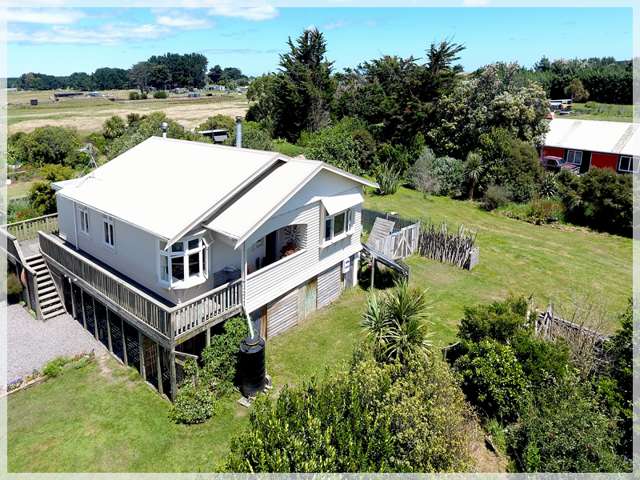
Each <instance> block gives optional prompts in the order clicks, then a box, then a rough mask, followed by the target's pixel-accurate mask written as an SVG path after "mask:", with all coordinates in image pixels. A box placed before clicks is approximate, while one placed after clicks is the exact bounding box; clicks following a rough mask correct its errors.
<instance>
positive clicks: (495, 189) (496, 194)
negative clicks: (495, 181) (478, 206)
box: [482, 185, 510, 211]
mask: <svg viewBox="0 0 640 480" xmlns="http://www.w3.org/2000/svg"><path fill="white" fill-rule="evenodd" d="M509 200H510V198H509V192H508V191H507V189H506V188H504V187H500V186H498V185H490V186H489V188H487V191H486V192H485V194H484V197H483V198H482V208H484V209H485V210H487V211H491V210H495V209H496V208H500V207H503V206H505V205H506V204H507V203H508V202H509Z"/></svg>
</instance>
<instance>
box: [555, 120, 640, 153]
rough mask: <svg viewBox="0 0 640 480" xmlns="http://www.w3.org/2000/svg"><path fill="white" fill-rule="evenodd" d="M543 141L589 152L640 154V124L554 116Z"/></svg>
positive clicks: (556, 145)
mask: <svg viewBox="0 0 640 480" xmlns="http://www.w3.org/2000/svg"><path fill="white" fill-rule="evenodd" d="M544 144H545V145H546V146H549V147H560V148H571V149H577V150H586V151H591V152H603V153H620V154H626V155H640V124H638V123H629V122H607V121H601V120H576V119H564V118H556V119H553V120H551V121H550V122H549V132H547V135H546V136H545V141H544Z"/></svg>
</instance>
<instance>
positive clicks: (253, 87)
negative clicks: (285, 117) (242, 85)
mask: <svg viewBox="0 0 640 480" xmlns="http://www.w3.org/2000/svg"><path fill="white" fill-rule="evenodd" d="M277 84H278V77H277V75H276V74H273V73H269V74H266V75H260V76H259V77H257V78H255V79H254V80H253V81H252V82H251V83H250V84H249V88H248V89H247V100H249V102H251V105H249V110H248V111H247V115H246V119H247V120H253V121H256V122H260V123H261V124H262V125H264V126H265V127H266V128H267V129H268V130H269V132H270V133H271V134H273V132H274V131H275V121H276V120H275V112H276V90H275V89H276V86H277Z"/></svg>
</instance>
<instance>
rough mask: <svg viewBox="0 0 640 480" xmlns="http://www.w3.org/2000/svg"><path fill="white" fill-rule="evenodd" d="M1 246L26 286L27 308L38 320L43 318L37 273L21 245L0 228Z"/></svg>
mask: <svg viewBox="0 0 640 480" xmlns="http://www.w3.org/2000/svg"><path fill="white" fill-rule="evenodd" d="M0 246H4V248H5V251H6V253H7V259H8V260H9V261H11V262H12V263H13V264H15V266H16V270H17V273H18V277H19V280H20V282H21V283H22V284H23V285H24V286H25V292H24V293H25V297H24V300H25V302H26V303H27V306H28V307H29V308H30V309H31V310H33V311H34V313H35V314H36V317H37V318H38V319H41V318H42V313H41V311H40V304H39V302H38V295H37V291H36V287H37V282H36V272H35V270H34V269H33V268H32V267H31V266H30V265H29V264H28V263H27V260H26V258H25V256H24V253H23V252H22V249H21V248H20V243H19V242H18V240H17V239H16V237H14V236H13V235H11V234H10V233H9V232H7V231H6V230H5V228H4V227H0Z"/></svg>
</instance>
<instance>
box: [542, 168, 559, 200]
mask: <svg viewBox="0 0 640 480" xmlns="http://www.w3.org/2000/svg"><path fill="white" fill-rule="evenodd" d="M557 194H558V182H557V180H556V176H555V174H553V173H551V172H544V173H543V174H542V176H541V177H540V184H539V185H538V195H539V196H540V197H541V198H553V197H555V196H556V195H557Z"/></svg>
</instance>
